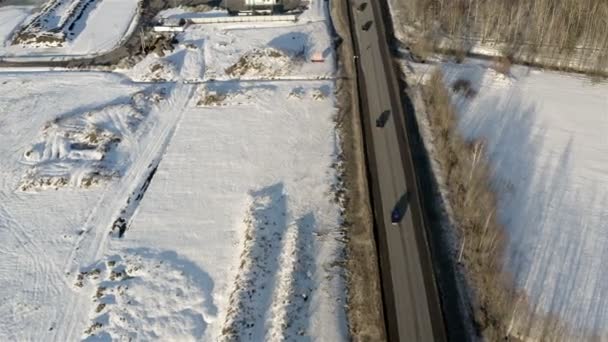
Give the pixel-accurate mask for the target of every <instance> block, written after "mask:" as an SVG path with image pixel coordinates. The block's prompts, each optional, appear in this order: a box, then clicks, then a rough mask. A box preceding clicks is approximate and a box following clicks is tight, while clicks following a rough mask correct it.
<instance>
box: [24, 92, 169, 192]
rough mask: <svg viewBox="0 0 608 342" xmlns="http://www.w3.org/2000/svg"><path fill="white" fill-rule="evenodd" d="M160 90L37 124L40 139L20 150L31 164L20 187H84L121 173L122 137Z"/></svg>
mask: <svg viewBox="0 0 608 342" xmlns="http://www.w3.org/2000/svg"><path fill="white" fill-rule="evenodd" d="M162 96H163V95H162V92H156V93H152V94H145V93H136V94H135V95H133V96H132V97H131V98H130V99H129V100H128V101H126V103H118V104H112V105H109V106H105V107H103V108H100V109H95V110H91V111H87V112H83V113H76V114H68V115H65V116H63V117H57V118H55V119H54V120H53V121H51V122H48V123H46V124H45V126H44V127H43V128H42V132H41V134H40V139H39V141H38V142H36V143H35V144H33V145H32V146H31V147H30V148H29V149H28V150H27V151H26V152H25V153H24V155H23V163H25V164H28V165H31V168H30V169H28V170H27V171H26V173H25V175H24V176H23V178H22V180H21V183H20V185H19V189H20V190H21V191H34V190H44V189H48V188H54V189H57V188H60V187H65V186H74V187H82V188H88V187H90V186H94V185H99V184H103V183H105V182H107V181H109V180H110V179H112V178H113V177H117V176H119V175H120V174H121V170H120V166H121V165H120V163H121V159H122V158H121V153H122V152H123V151H121V150H120V149H119V148H118V145H119V144H120V143H121V142H123V140H125V139H126V140H128V141H129V140H133V139H134V138H135V136H134V134H135V132H136V131H137V128H138V127H139V125H140V123H141V122H142V121H143V120H144V119H145V116H146V113H147V112H148V110H149V106H150V104H151V103H154V102H158V101H160V100H161V99H162Z"/></svg>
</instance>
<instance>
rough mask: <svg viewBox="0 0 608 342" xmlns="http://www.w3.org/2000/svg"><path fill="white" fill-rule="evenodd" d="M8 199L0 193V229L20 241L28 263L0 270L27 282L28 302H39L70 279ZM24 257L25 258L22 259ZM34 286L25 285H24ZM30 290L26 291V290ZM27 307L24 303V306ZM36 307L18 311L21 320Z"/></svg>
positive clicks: (2, 305)
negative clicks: (8, 204)
mask: <svg viewBox="0 0 608 342" xmlns="http://www.w3.org/2000/svg"><path fill="white" fill-rule="evenodd" d="M7 201H8V198H7V196H6V194H4V193H1V192H0V228H3V229H6V230H7V231H8V232H9V233H10V234H11V235H12V236H13V237H14V238H15V240H16V241H17V243H18V245H19V246H20V248H22V249H23V251H24V252H25V253H24V254H25V258H24V259H25V261H26V262H25V264H21V263H17V264H12V265H7V266H8V267H7V268H3V269H2V270H0V271H1V272H2V273H6V274H12V275H16V276H18V277H19V280H18V281H19V283H21V284H24V285H23V290H24V293H29V294H31V296H32V297H31V298H28V299H27V302H28V303H40V302H42V300H41V298H42V297H46V296H53V295H56V294H57V293H59V292H60V291H59V287H58V284H61V283H63V285H64V286H68V282H67V281H66V279H65V278H64V277H63V274H62V272H61V271H60V269H59V268H58V267H57V266H56V265H55V264H53V263H52V261H50V260H47V259H45V258H44V255H45V252H44V249H43V248H42V247H40V245H39V244H38V243H37V242H36V240H35V239H34V238H32V236H31V235H30V234H29V233H28V232H27V231H26V229H25V228H24V227H23V225H21V224H20V223H19V222H18V221H17V220H15V218H14V217H13V215H12V214H11V213H10V211H9V210H8V209H7V208H6V206H5V205H3V204H2V203H6V202H7ZM0 253H2V254H6V253H4V250H1V251H0ZM13 256H17V257H19V256H21V255H20V254H17V253H13ZM19 259H21V260H24V259H23V258H19ZM3 260H4V261H7V260H10V256H9V257H3ZM25 271H27V273H28V274H29V275H31V276H32V277H33V279H29V277H27V276H26V275H25ZM28 283H29V284H31V285H25V284H28ZM26 290H27V291H26ZM13 296H19V294H13ZM11 303H12V302H10V301H4V302H2V303H0V313H1V312H4V311H5V306H9V307H10V305H11ZM21 308H24V306H21ZM8 310H9V311H10V313H11V315H10V317H8V318H10V319H16V318H17V317H15V314H16V312H14V311H13V310H11V309H10V308H9V309H8ZM34 311H35V309H33V308H30V309H29V310H20V311H19V319H21V320H23V319H24V318H26V317H28V316H29V315H30V314H32V313H33V312H34ZM32 328H38V330H37V332H36V333H34V334H33V336H40V328H41V325H38V326H34V327H30V329H32Z"/></svg>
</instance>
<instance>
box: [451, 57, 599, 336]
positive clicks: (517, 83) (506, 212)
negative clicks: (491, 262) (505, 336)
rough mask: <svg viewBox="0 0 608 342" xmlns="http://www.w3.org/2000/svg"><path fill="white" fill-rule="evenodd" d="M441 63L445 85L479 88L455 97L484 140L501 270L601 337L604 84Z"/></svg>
mask: <svg viewBox="0 0 608 342" xmlns="http://www.w3.org/2000/svg"><path fill="white" fill-rule="evenodd" d="M443 70H444V73H445V79H446V83H447V84H448V86H450V85H451V84H453V83H454V82H455V81H457V80H459V79H465V80H469V81H470V82H471V84H472V86H473V89H474V91H475V92H476V95H475V96H473V97H469V98H467V97H464V96H462V97H458V98H457V99H456V103H457V105H458V108H459V112H460V114H461V118H460V123H459V127H460V129H461V131H462V133H463V134H464V136H466V137H467V138H475V139H480V138H481V139H484V140H485V141H486V148H487V154H488V157H489V160H490V162H491V165H492V169H493V173H494V174H493V177H494V181H495V185H496V188H497V191H498V194H499V205H500V208H499V210H500V212H499V214H500V218H501V221H502V222H503V223H504V226H505V227H506V229H507V232H508V234H507V237H508V246H507V260H505V263H506V266H507V270H508V271H510V272H512V273H513V274H514V275H515V277H516V280H517V284H518V286H520V287H521V288H522V289H523V290H524V291H525V294H526V295H527V296H528V297H529V301H530V303H531V304H532V308H533V309H534V310H536V311H537V312H539V313H541V314H543V315H544V314H546V313H549V314H550V315H554V316H556V317H558V318H559V319H560V321H561V323H563V324H565V325H567V326H568V328H569V330H570V331H569V333H571V334H573V335H571V336H575V337H576V338H577V339H587V338H591V336H594V335H595V336H596V337H597V336H601V337H602V338H604V339H606V338H608V306H607V305H606V304H607V303H608V266H607V265H606V262H605V260H606V256H607V254H606V253H607V251H608V249H606V246H607V245H608V220H607V218H608V208H607V207H606V203H608V202H607V201H608V140H607V138H606V132H608V84H606V83H600V84H592V83H591V82H590V80H589V79H588V78H586V77H583V76H578V75H573V74H563V73H557V72H549V71H539V70H534V69H529V68H525V67H513V68H512V69H511V74H510V75H509V76H504V75H502V74H499V73H497V72H496V71H494V70H493V69H492V68H488V64H487V63H485V62H478V61H469V62H467V63H465V64H462V65H456V64H445V65H444V66H443ZM522 319H523V320H524V322H519V323H523V324H528V323H529V322H525V318H524V317H522Z"/></svg>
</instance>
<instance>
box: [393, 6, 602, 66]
mask: <svg viewBox="0 0 608 342" xmlns="http://www.w3.org/2000/svg"><path fill="white" fill-rule="evenodd" d="M401 1H402V6H403V7H404V9H405V10H404V11H403V12H402V13H403V15H405V16H406V17H407V22H408V23H410V24H413V25H415V26H416V27H417V28H418V29H419V30H421V31H422V32H424V33H425V34H427V35H432V36H434V37H437V35H443V36H448V37H454V38H467V39H471V38H472V39H479V40H481V41H482V42H483V41H493V42H498V43H502V44H505V46H506V47H507V48H508V49H511V50H516V49H521V48H522V47H525V48H526V49H527V50H528V52H532V53H534V52H535V51H537V50H539V49H544V50H546V49H551V50H552V51H555V52H558V53H560V54H569V53H572V52H573V51H575V50H589V52H588V54H595V56H594V59H596V60H597V61H598V62H601V64H604V63H605V62H606V61H605V60H606V57H607V55H608V0H401ZM598 50H600V52H598ZM505 53H509V52H508V51H505Z"/></svg>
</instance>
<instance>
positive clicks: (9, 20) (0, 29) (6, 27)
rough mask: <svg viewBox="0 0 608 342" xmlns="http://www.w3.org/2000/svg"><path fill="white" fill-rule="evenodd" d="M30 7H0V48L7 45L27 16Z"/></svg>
mask: <svg viewBox="0 0 608 342" xmlns="http://www.w3.org/2000/svg"><path fill="white" fill-rule="evenodd" d="M31 9H32V7H30V6H4V7H2V6H0V43H1V44H0V46H5V45H7V44H9V43H10V42H9V40H10V38H11V35H12V34H13V32H14V31H15V30H16V28H17V27H18V26H19V24H20V23H22V22H23V21H24V20H25V19H26V18H27V17H28V15H29V13H30V11H31Z"/></svg>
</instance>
